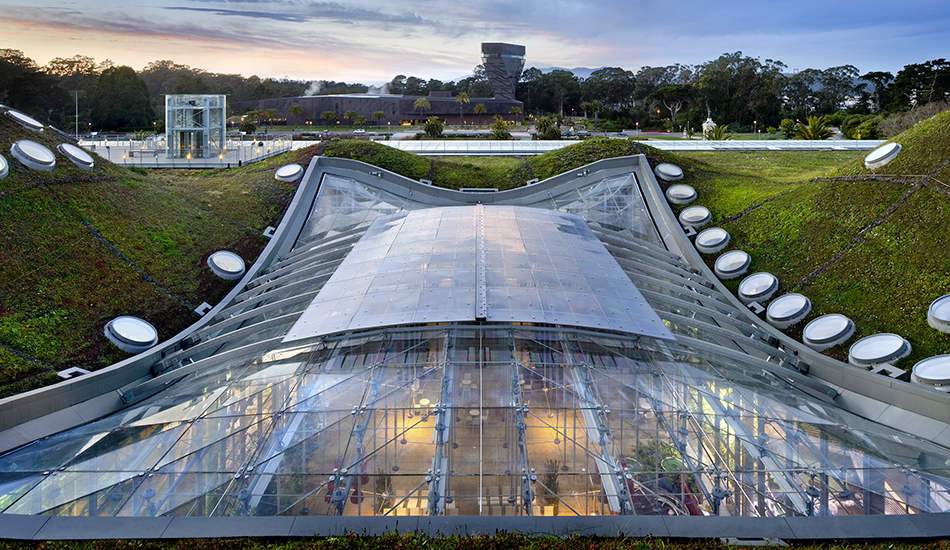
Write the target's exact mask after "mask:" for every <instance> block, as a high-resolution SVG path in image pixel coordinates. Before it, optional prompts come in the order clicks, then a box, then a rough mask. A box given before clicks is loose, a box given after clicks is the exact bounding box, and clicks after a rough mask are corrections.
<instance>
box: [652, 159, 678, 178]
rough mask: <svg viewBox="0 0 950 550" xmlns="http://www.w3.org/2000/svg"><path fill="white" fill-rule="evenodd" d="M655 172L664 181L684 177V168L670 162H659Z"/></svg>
mask: <svg viewBox="0 0 950 550" xmlns="http://www.w3.org/2000/svg"><path fill="white" fill-rule="evenodd" d="M653 173H654V174H656V177H658V178H660V179H661V180H664V181H676V180H681V179H683V170H682V169H681V168H680V167H679V166H677V165H675V164H670V163H668V162H664V163H663V164H658V165H657V166H656V168H654V169H653Z"/></svg>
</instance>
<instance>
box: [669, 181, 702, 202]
mask: <svg viewBox="0 0 950 550" xmlns="http://www.w3.org/2000/svg"><path fill="white" fill-rule="evenodd" d="M696 196H697V195H696V190H695V189H693V188H692V187H691V186H689V185H686V184H685V183H678V184H676V185H671V186H670V188H669V189H667V190H666V200H668V201H670V202H671V203H673V204H689V203H691V202H693V201H694V200H696Z"/></svg>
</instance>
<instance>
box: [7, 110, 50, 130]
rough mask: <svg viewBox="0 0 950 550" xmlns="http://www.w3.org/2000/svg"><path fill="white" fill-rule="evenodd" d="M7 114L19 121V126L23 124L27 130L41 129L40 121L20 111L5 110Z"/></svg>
mask: <svg viewBox="0 0 950 550" xmlns="http://www.w3.org/2000/svg"><path fill="white" fill-rule="evenodd" d="M7 116H9V117H10V118H12V119H13V120H15V121H17V123H19V124H20V126H23V127H24V128H26V129H27V130H33V131H34V132H42V131H43V123H42V122H40V121H38V120H36V119H35V118H33V117H31V116H29V115H25V114H23V113H21V112H20V111H14V110H13V109H10V110H9V111H7Z"/></svg>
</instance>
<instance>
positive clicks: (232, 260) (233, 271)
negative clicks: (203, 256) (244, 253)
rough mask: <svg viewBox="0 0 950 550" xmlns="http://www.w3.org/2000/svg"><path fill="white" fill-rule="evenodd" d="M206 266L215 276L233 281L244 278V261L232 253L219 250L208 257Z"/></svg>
mask: <svg viewBox="0 0 950 550" xmlns="http://www.w3.org/2000/svg"><path fill="white" fill-rule="evenodd" d="M208 266H209V267H211V271H213V272H214V274H215V275H217V276H218V277H221V278H222V279H227V280H229V281H234V280H237V279H240V278H241V277H243V276H244V269H245V268H244V260H243V259H241V257H240V256H238V255H237V254H235V253H234V252H228V251H227V250H219V251H218V252H215V253H214V254H212V255H211V256H209V257H208Z"/></svg>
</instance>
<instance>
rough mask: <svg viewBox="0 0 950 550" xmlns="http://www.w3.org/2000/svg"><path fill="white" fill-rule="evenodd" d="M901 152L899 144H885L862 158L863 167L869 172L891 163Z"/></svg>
mask: <svg viewBox="0 0 950 550" xmlns="http://www.w3.org/2000/svg"><path fill="white" fill-rule="evenodd" d="M900 152H901V144H900V143H885V144H884V145H881V146H880V147H878V148H877V149H875V150H873V151H871V152H870V153H868V156H866V157H864V167H865V168H869V169H871V170H873V169H875V168H880V167H881V166H884V165H885V164H887V163H888V162H891V161H892V160H894V159H895V158H897V155H898V154H900Z"/></svg>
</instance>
